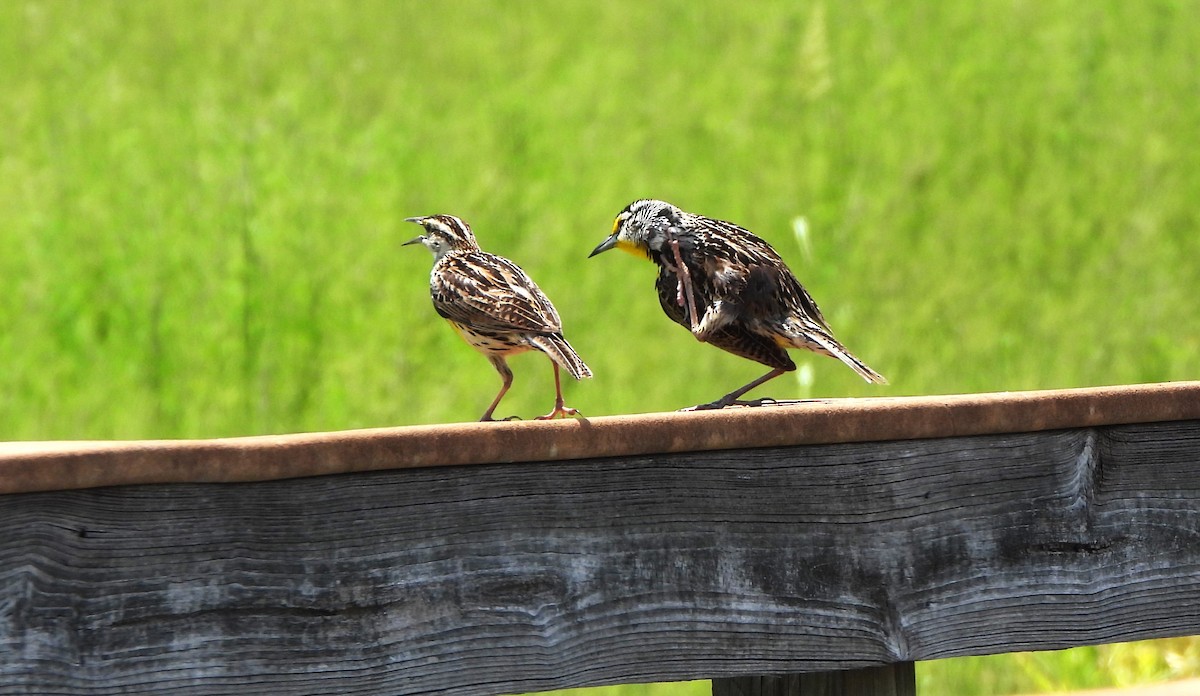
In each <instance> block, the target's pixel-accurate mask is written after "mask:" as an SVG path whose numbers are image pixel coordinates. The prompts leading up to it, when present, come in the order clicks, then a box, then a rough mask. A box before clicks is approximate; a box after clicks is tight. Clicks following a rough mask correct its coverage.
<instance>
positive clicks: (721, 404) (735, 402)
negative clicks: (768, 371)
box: [679, 396, 781, 411]
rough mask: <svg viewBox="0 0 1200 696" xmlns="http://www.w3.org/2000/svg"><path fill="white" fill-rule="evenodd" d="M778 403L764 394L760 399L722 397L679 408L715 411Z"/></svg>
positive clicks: (683, 409)
mask: <svg viewBox="0 0 1200 696" xmlns="http://www.w3.org/2000/svg"><path fill="white" fill-rule="evenodd" d="M779 403H781V402H780V401H779V400H777V399H772V398H771V397H769V396H764V397H762V398H761V399H753V400H750V401H747V400H743V399H730V398H729V397H723V398H720V399H717V400H716V401H712V402H710V403H707V404H696V405H695V406H689V407H688V408H681V409H679V410H680V411H717V410H720V409H722V408H726V407H729V406H745V407H747V408H754V407H757V406H767V405H777V404H779Z"/></svg>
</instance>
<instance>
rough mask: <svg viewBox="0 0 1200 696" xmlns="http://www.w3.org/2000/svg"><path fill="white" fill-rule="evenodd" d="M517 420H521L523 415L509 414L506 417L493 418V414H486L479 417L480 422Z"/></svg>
mask: <svg viewBox="0 0 1200 696" xmlns="http://www.w3.org/2000/svg"><path fill="white" fill-rule="evenodd" d="M515 420H521V417H520V416H508V417H506V418H492V417H491V416H484V417H483V418H480V419H479V422H480V423H503V422H505V421H515Z"/></svg>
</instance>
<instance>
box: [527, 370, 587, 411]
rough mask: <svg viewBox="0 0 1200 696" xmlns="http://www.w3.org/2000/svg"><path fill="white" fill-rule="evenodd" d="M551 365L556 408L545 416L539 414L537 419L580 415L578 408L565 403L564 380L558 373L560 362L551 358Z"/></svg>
mask: <svg viewBox="0 0 1200 696" xmlns="http://www.w3.org/2000/svg"><path fill="white" fill-rule="evenodd" d="M550 365H551V366H552V367H553V368H554V410H553V411H551V412H550V413H547V414H546V415H544V416H538V417H537V419H538V420H550V419H552V418H559V417H566V416H578V415H579V411H578V410H576V409H573V408H570V407H569V406H564V405H563V395H562V380H561V379H560V378H559V375H558V363H556V362H554V361H553V360H551V361H550Z"/></svg>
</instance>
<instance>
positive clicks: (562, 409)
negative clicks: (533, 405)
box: [537, 404, 580, 420]
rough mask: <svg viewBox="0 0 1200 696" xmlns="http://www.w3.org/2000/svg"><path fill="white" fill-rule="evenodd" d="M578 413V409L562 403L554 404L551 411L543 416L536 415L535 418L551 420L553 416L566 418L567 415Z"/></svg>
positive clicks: (576, 414)
mask: <svg viewBox="0 0 1200 696" xmlns="http://www.w3.org/2000/svg"><path fill="white" fill-rule="evenodd" d="M578 415H580V414H579V409H575V408H571V407H569V406H563V405H562V404H555V405H554V410H553V411H551V412H550V413H547V414H546V415H544V416H538V417H537V420H553V419H555V418H566V417H567V416H578Z"/></svg>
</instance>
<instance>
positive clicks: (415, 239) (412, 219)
mask: <svg viewBox="0 0 1200 696" xmlns="http://www.w3.org/2000/svg"><path fill="white" fill-rule="evenodd" d="M404 221H405V222H415V223H417V224H418V225H420V224H422V223H423V222H425V218H423V217H410V218H404ZM422 239H425V235H423V234H422V235H419V236H417V237H413V238H412V239H410V240H408V241H407V242H405V243H403V244H401V245H400V246H408V245H409V244H419V243H420V241H421V240H422Z"/></svg>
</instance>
